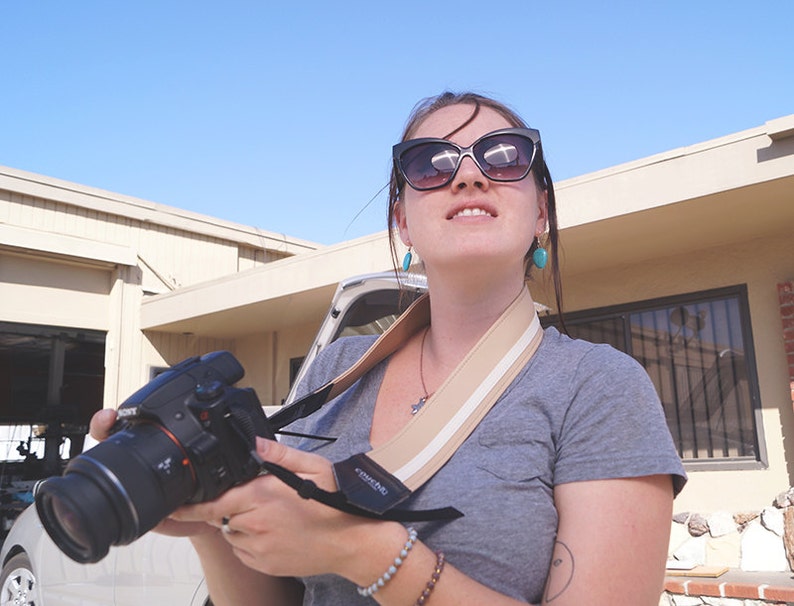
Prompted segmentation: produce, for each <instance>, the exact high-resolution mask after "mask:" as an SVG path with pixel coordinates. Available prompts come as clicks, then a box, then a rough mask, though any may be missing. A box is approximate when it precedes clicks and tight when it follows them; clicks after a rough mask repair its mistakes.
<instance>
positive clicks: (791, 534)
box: [783, 507, 794, 570]
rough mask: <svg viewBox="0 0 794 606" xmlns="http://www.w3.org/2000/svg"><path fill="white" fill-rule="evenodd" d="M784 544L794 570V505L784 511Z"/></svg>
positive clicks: (790, 565)
mask: <svg viewBox="0 0 794 606" xmlns="http://www.w3.org/2000/svg"><path fill="white" fill-rule="evenodd" d="M783 526H784V528H785V530H784V531H783V546H784V547H785V548H786V557H787V558H788V565H789V568H791V569H792V570H794V507H786V509H785V510H784V512H783Z"/></svg>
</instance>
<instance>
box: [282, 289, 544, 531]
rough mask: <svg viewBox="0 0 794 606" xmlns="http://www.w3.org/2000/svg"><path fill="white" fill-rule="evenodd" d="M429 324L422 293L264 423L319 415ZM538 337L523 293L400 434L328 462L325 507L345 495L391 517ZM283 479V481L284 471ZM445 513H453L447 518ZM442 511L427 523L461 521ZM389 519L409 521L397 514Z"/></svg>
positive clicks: (467, 430)
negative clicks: (331, 483)
mask: <svg viewBox="0 0 794 606" xmlns="http://www.w3.org/2000/svg"><path fill="white" fill-rule="evenodd" d="M429 322H430V300H429V297H428V295H423V296H422V297H420V298H419V299H417V300H416V301H415V302H414V303H413V304H412V305H411V306H410V307H409V308H408V309H407V310H406V311H405V312H404V313H403V314H402V315H401V316H400V317H399V318H398V319H397V321H396V322H395V323H394V324H392V325H391V327H389V329H388V330H387V331H386V332H384V333H383V334H382V335H381V336H380V337H379V338H378V340H377V341H375V343H373V344H372V346H371V347H370V348H369V349H368V350H367V351H366V352H365V354H364V355H363V356H362V357H361V358H360V359H359V360H358V361H357V362H356V363H355V364H354V365H353V366H352V367H350V368H349V369H348V370H347V371H346V372H344V373H342V374H341V375H339V377H337V378H336V379H334V380H333V381H331V382H329V383H327V384H326V385H324V386H323V387H321V388H320V389H318V390H317V391H315V392H314V393H313V394H310V395H309V396H307V397H305V398H303V399H301V400H299V401H298V402H295V403H294V404H292V405H290V406H288V407H286V409H285V410H283V411H282V412H279V413H276V414H275V415H274V416H273V417H271V418H270V420H271V422H272V423H273V424H274V425H275V426H276V427H277V428H280V427H283V426H285V425H286V424H288V423H290V422H292V420H295V419H298V418H302V417H305V416H307V415H309V414H311V413H312V412H314V411H315V410H317V409H319V408H320V407H321V406H322V404H323V403H324V402H327V401H329V400H331V399H333V398H335V397H337V396H339V395H341V394H342V393H343V392H344V391H346V390H347V389H349V388H350V387H351V386H352V385H353V384H354V383H355V382H356V381H357V380H358V379H359V378H360V377H361V376H362V375H363V374H364V373H366V372H367V371H369V370H371V369H372V368H374V367H375V366H376V365H377V364H378V363H380V362H381V361H383V360H384V359H386V358H387V357H388V356H389V355H391V354H392V353H393V352H395V351H396V350H397V349H398V348H399V347H400V346H401V345H402V344H404V343H405V342H407V340H408V339H409V338H410V337H411V335H413V334H415V333H416V332H417V331H419V330H421V329H422V328H423V327H425V326H427V325H428V324H429ZM542 337H543V331H542V329H541V326H540V320H539V319H538V316H537V313H536V311H535V306H534V304H533V303H532V298H531V297H530V295H529V290H528V289H526V288H524V289H523V290H522V291H521V293H520V294H519V296H518V297H516V299H515V300H514V301H513V302H512V303H511V304H510V305H509V306H508V308H507V309H506V310H505V311H504V312H503V313H502V315H501V316H500V317H499V318H498V319H497V320H496V322H494V324H493V325H492V326H491V328H490V329H489V330H488V331H487V332H486V333H485V335H483V337H482V338H481V339H480V341H479V342H478V343H477V344H476V345H475V346H474V347H473V348H472V350H471V351H470V352H469V353H468V354H467V355H466V357H465V358H464V359H463V360H462V361H461V363H460V364H459V365H458V367H457V368H455V370H454V371H453V372H452V374H451V375H450V376H449V377H448V378H447V380H446V381H445V382H444V383H443V384H442V385H441V387H439V389H438V390H437V391H436V392H435V393H434V394H433V395H432V396H431V397H430V398H428V400H427V403H426V404H425V405H424V406H423V407H422V408H421V409H420V410H419V412H418V413H417V414H416V415H415V416H414V417H413V418H412V419H411V420H410V421H409V422H408V423H407V424H406V425H405V426H404V427H403V429H402V430H401V431H400V432H398V433H397V434H396V435H395V436H394V437H393V438H392V439H391V440H389V441H388V442H387V443H385V444H383V445H382V446H379V447H378V448H375V449H373V450H372V451H370V452H367V453H360V454H357V455H354V456H352V457H350V458H348V459H346V460H344V461H341V462H338V463H336V464H334V472H335V474H336V478H337V483H338V485H339V489H340V493H336V494H334V495H330V493H326V497H329V496H330V497H336V499H335V500H334V501H333V503H330V502H329V504H332V506H334V507H338V508H340V509H343V507H342V506H340V502H341V501H340V497H341V495H344V500H345V501H346V503H345V505H352V509H353V510H356V511H363V512H371V513H373V514H376V515H377V516H382V517H384V516H383V514H388V513H389V512H390V510H392V511H393V508H394V506H395V505H396V504H398V503H400V502H401V501H403V500H404V499H405V498H407V497H408V496H409V495H410V494H411V492H412V491H413V490H416V489H417V488H419V487H420V486H421V485H422V484H424V483H425V482H426V481H427V480H428V479H430V478H431V477H432V476H433V474H434V473H436V471H438V470H439V469H440V468H441V467H442V466H443V465H444V463H446V462H447V460H449V458H450V457H451V456H452V455H453V454H454V452H455V451H456V450H457V449H458V447H459V446H460V445H461V444H462V443H463V442H464V441H465V440H466V438H467V437H468V436H469V435H470V434H471V432H472V431H474V428H475V427H477V424H478V423H479V422H480V421H481V420H482V419H483V417H485V415H486V414H487V413H488V411H489V410H490V409H491V407H492V406H493V405H494V404H495V403H496V401H497V400H498V399H499V396H500V395H501V394H502V392H503V391H504V390H505V389H506V388H507V386H508V385H510V383H512V381H513V380H514V379H515V378H516V376H518V373H519V372H520V371H521V369H522V368H524V366H525V365H526V364H527V362H528V361H529V359H530V358H531V357H532V355H533V354H534V353H535V351H536V350H537V348H538V346H539V345H540V341H541V339H542ZM281 471H282V472H283V471H285V470H281ZM282 475H284V478H283V479H285V481H289V480H288V474H287V473H283V474H282ZM292 482H293V483H294V484H295V487H296V489H298V490H299V492H301V494H304V496H307V497H311V498H318V496H320V495H319V493H320V492H322V491H319V490H315V488H314V487H308V488H307V487H306V486H303V487H302V488H301V482H300V481H299V480H298V479H297V478H292ZM318 500H322V499H321V498H318ZM324 502H328V500H327V499H326V501H324ZM350 509H351V508H348V509H347V510H350ZM438 511H442V510H438ZM450 511H452V512H454V513H453V514H451V515H450V513H449V512H450ZM443 512H444V513H441V514H439V517H438V518H433V519H444V518H447V519H448V518H450V517H457V516H459V515H460V512H457V511H456V510H454V509H452V508H446V509H445V510H443ZM394 513H397V514H402V513H416V514H422V513H425V512H399V511H395V512H394ZM430 513H433V511H432V510H431V512H430ZM394 519H409V518H405V517H402V518H401V517H399V516H397V517H395V518H394ZM413 519H429V518H421V517H419V518H413Z"/></svg>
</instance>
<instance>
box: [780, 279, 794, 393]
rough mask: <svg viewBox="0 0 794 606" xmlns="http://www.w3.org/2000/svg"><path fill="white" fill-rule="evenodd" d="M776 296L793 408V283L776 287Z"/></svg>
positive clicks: (783, 283)
mask: <svg viewBox="0 0 794 606" xmlns="http://www.w3.org/2000/svg"><path fill="white" fill-rule="evenodd" d="M777 294H778V297H779V299H780V318H781V320H782V321H783V343H784V345H785V347H786V357H787V358H788V377H789V386H790V387H791V402H792V406H794V283H792V282H781V283H780V284H778V285H777Z"/></svg>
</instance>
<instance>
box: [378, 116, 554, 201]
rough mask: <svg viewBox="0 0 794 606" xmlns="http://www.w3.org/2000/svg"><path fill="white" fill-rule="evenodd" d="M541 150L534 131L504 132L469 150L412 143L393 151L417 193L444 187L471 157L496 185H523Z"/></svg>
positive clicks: (434, 143) (438, 142) (448, 144)
mask: <svg viewBox="0 0 794 606" xmlns="http://www.w3.org/2000/svg"><path fill="white" fill-rule="evenodd" d="M539 146H540V132H538V131H537V130H535V129H534V128H503V129H501V130H496V131H494V132H492V133H488V134H487V135H483V136H482V137H480V138H479V139H477V140H476V141H475V142H474V143H472V144H471V145H470V146H469V147H461V146H460V145H456V144H455V143H453V142H452V141H447V140H446V139H431V138H424V139H409V140H408V141H403V142H402V143H398V144H397V145H395V146H394V147H393V148H392V156H393V158H394V164H395V166H396V167H397V170H398V171H399V173H400V175H401V176H402V178H403V179H405V182H406V183H408V185H410V186H411V187H412V188H413V189H415V190H418V191H427V190H430V189H438V188H439V187H444V186H445V185H447V184H448V183H449V182H450V181H452V179H453V178H454V177H455V173H457V172H458V168H460V163H461V162H462V161H463V158H464V157H466V156H468V157H469V158H471V159H472V160H474V163H475V164H476V165H477V167H478V168H479V169H480V170H481V171H482V174H484V175H485V176H486V177H488V178H489V179H491V180H492V181H520V180H521V179H523V178H524V177H526V176H527V175H528V174H529V171H530V170H531V169H532V163H533V162H534V161H535V157H536V156H537V151H538V147H539Z"/></svg>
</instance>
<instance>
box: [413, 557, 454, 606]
mask: <svg viewBox="0 0 794 606" xmlns="http://www.w3.org/2000/svg"><path fill="white" fill-rule="evenodd" d="M446 561H447V558H446V557H445V556H444V553H443V552H441V551H439V552H438V553H436V568H435V570H433V574H432V575H430V580H429V581H428V582H427V585H425V590H424V591H423V592H422V594H421V595H420V596H419V599H418V600H416V604H414V606H425V602H427V598H429V597H430V594H431V593H433V590H434V589H435V588H436V583H438V579H440V578H441V573H442V572H444V563H445V562H446Z"/></svg>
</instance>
